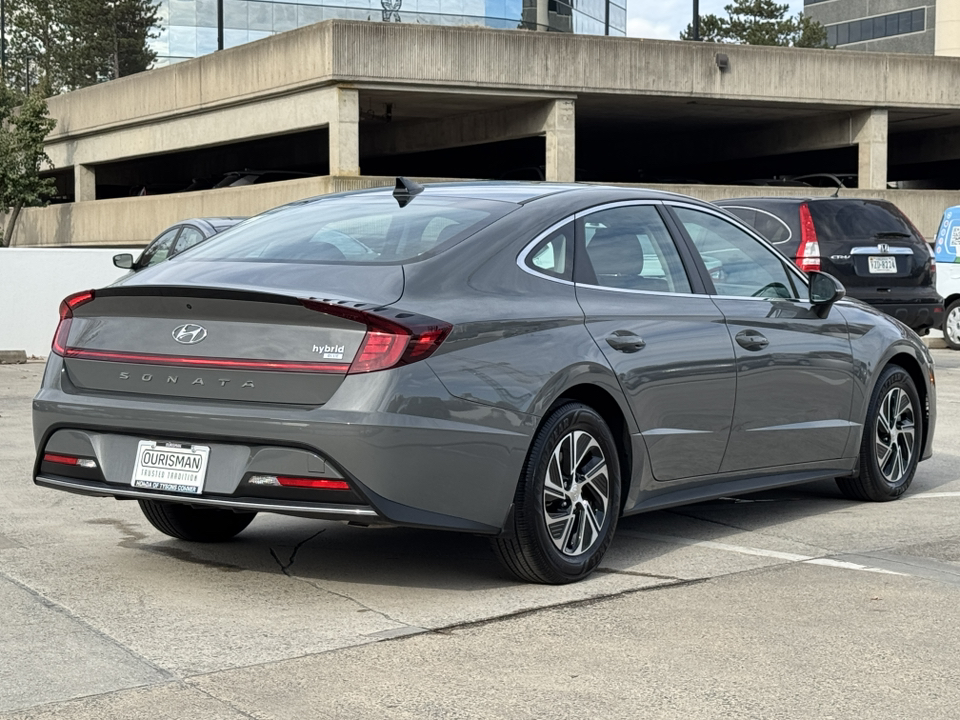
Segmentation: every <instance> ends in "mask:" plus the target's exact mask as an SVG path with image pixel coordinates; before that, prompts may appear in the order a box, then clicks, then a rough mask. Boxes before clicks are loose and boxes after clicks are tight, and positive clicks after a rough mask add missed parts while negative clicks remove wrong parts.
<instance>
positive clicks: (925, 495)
mask: <svg viewBox="0 0 960 720" xmlns="http://www.w3.org/2000/svg"><path fill="white" fill-rule="evenodd" d="M945 497H960V492H928V493H917V494H916V495H907V497H906V498H905V499H906V500H919V499H921V498H945Z"/></svg>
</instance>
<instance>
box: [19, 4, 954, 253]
mask: <svg viewBox="0 0 960 720" xmlns="http://www.w3.org/2000/svg"><path fill="white" fill-rule="evenodd" d="M958 70H960V58H947V57H922V56H909V55H894V54H881V53H852V52H843V51H831V50H803V49H797V48H770V47H757V46H730V45H715V44H712V43H688V42H671V41H661V40H644V39H637V38H612V37H590V36H579V35H567V34H560V33H534V32H526V31H520V30H511V31H500V30H489V29H483V28H450V27H438V26H418V25H405V24H396V23H365V22H350V21H341V20H331V21H327V22H323V23H319V24H317V25H313V26H308V27H305V28H301V29H299V30H295V31H291V32H287V33H282V34H279V35H275V36H272V37H269V38H266V39H264V40H260V41H257V42H254V43H250V44H247V45H243V46H241V47H237V48H233V49H230V50H225V51H222V52H218V53H215V54H213V55H208V56H204V57H201V58H197V59H194V60H190V61H188V62H184V63H181V64H178V65H174V66H170V67H165V68H159V69H157V70H153V71H150V72H148V73H142V74H139V75H134V76H130V77H127V78H122V79H120V80H117V81H113V82H109V83H104V84H101V85H97V86H94V87H90V88H85V89H83V90H79V91H77V92H73V93H67V94H65V95H60V96H57V97H55V98H52V99H51V100H50V110H51V114H52V115H53V116H54V117H55V118H56V119H57V121H58V125H57V127H56V129H55V130H54V131H53V133H52V134H51V135H50V137H49V140H48V143H47V152H48V154H49V155H50V158H51V159H52V161H53V165H54V168H53V170H52V171H51V173H52V175H53V176H54V177H56V178H57V182H58V192H59V195H60V199H63V200H68V201H72V202H65V203H63V204H60V205H55V206H52V207H49V208H42V209H29V210H28V211H26V212H25V214H24V216H23V219H22V221H21V223H20V226H19V229H18V231H17V234H16V236H15V238H14V244H17V245H43V244H117V243H131V242H146V241H147V240H148V239H149V238H150V237H152V236H153V235H154V234H155V233H156V232H157V231H158V230H159V229H161V228H163V227H165V226H166V225H169V224H171V223H173V222H175V221H177V220H179V219H181V218H183V217H187V216H202V215H249V214H252V213H255V212H259V211H261V210H264V209H267V208H268V207H272V206H275V205H277V204H280V203H282V202H287V201H292V200H296V199H299V198H302V197H305V196H308V195H315V194H320V193H327V192H333V191H337V190H341V189H353V188H357V187H367V186H370V185H377V184H383V183H386V182H391V181H392V180H391V177H392V176H393V175H396V174H405V175H411V176H418V177H421V178H423V177H434V178H464V177H481V178H500V177H505V178H524V179H535V178H537V177H542V178H543V179H546V180H559V181H569V180H580V181H587V182H613V183H625V184H647V185H661V184H667V185H669V186H670V187H672V188H676V189H679V190H680V191H682V192H689V193H691V194H694V195H696V196H698V197H702V198H705V199H715V198H718V197H730V196H737V195H745V194H756V193H757V192H763V193H771V192H776V193H781V194H782V193H784V192H792V193H795V192H796V190H795V189H792V188H771V187H764V188H762V189H758V188H757V187H751V186H748V185H747V186H744V185H733V183H743V182H750V181H754V180H757V179H764V178H771V177H773V176H782V175H797V174H802V173H810V172H829V173H836V174H852V175H855V176H857V177H858V180H859V189H858V190H853V191H849V190H844V191H842V192H843V193H844V194H857V195H861V196H868V197H885V198H888V199H891V200H893V201H894V202H896V203H897V204H898V205H899V206H900V207H901V208H902V209H903V210H904V211H905V212H906V213H907V214H908V215H909V216H910V217H911V218H913V219H914V221H915V222H916V223H917V224H918V225H919V226H920V229H921V230H922V231H923V232H924V234H926V235H928V236H932V235H933V234H934V232H935V230H936V226H937V223H938V222H939V218H940V213H941V212H942V210H943V208H944V207H947V206H950V205H955V204H958V203H960V173H958V170H960V88H958V86H957V83H956V82H955V79H956V76H957V72H958ZM248 168H249V169H254V170H286V171H295V172H302V173H308V174H310V175H311V177H306V178H304V179H300V180H290V181H287V182H281V183H275V184H273V185H271V186H267V185H263V186H260V185H257V186H248V187H244V188H222V189H217V190H200V191H197V192H179V193H175V194H152V193H154V192H157V193H166V192H169V191H170V190H171V189H178V188H186V187H187V186H188V185H190V184H191V183H193V181H194V180H197V179H198V178H199V179H201V180H202V179H206V180H210V179H215V178H217V177H218V176H222V174H223V173H227V172H231V171H235V170H243V169H248ZM890 183H894V184H896V185H897V188H895V189H891V188H890V187H889V185H890ZM904 188H920V189H917V190H913V189H904ZM921 189H922V190H921ZM141 191H143V192H145V193H146V195H147V196H146V197H123V196H124V195H125V194H129V193H131V192H133V193H138V192H141ZM804 191H805V192H806V190H804ZM811 192H813V193H814V194H816V193H818V192H819V193H824V192H831V191H830V190H817V189H813V190H812V191H811Z"/></svg>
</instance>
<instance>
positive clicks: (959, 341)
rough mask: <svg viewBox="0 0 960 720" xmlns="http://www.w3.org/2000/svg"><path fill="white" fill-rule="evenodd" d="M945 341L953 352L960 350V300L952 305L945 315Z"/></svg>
mask: <svg viewBox="0 0 960 720" xmlns="http://www.w3.org/2000/svg"><path fill="white" fill-rule="evenodd" d="M943 339H944V340H945V341H946V343H947V346H948V347H950V348H951V349H953V350H960V300H954V301H953V302H952V303H950V306H949V307H948V308H947V311H946V312H945V313H944V314H943Z"/></svg>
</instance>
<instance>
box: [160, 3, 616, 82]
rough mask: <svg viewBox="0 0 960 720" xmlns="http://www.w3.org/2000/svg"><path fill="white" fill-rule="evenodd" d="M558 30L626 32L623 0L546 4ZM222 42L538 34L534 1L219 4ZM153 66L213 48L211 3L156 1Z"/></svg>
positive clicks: (214, 30) (214, 21) (214, 33)
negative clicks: (451, 29)
mask: <svg viewBox="0 0 960 720" xmlns="http://www.w3.org/2000/svg"><path fill="white" fill-rule="evenodd" d="M548 3H549V5H548V10H549V12H548V16H549V27H547V28H543V29H546V30H553V31H557V32H573V33H583V34H588V35H618V36H624V35H626V29H627V10H626V4H627V2H626V0H548ZM223 5H224V12H223V14H224V18H223V44H224V47H234V46H235V45H242V44H243V43H246V42H251V41H253V40H259V39H260V38H263V37H266V36H268V35H272V34H273V33H278V32H284V31H286V30H293V29H294V28H298V27H303V26H304V25H310V24H312V23H317V22H320V21H321V20H330V19H332V18H341V19H347V20H369V21H371V22H405V23H428V24H432V25H482V26H484V27H490V28H499V29H516V28H525V29H528V30H533V29H537V22H536V20H537V7H536V0H298V1H297V2H287V1H286V0H224V1H223ZM158 16H159V18H160V27H161V30H160V31H159V33H158V35H159V36H158V37H157V38H155V39H154V40H152V46H153V48H154V50H156V52H157V61H156V65H158V66H161V65H169V64H170V63H174V62H179V61H181V60H186V59H189V58H193V57H197V56H199V55H205V54H207V53H211V52H214V51H215V50H216V49H217V0H160V2H159V8H158Z"/></svg>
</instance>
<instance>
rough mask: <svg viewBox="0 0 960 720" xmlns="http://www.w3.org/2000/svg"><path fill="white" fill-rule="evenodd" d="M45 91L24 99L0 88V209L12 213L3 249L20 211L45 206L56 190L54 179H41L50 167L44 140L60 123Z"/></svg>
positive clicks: (9, 217) (10, 237)
mask: <svg viewBox="0 0 960 720" xmlns="http://www.w3.org/2000/svg"><path fill="white" fill-rule="evenodd" d="M46 90H47V88H46V87H45V86H39V87H37V88H35V89H34V90H33V92H31V93H30V94H29V95H26V96H21V95H19V94H18V93H17V92H15V91H13V90H11V89H10V88H8V87H6V86H0V208H4V209H8V212H9V215H8V217H7V226H6V229H5V230H4V233H3V239H2V240H0V247H8V246H9V245H10V241H11V239H12V238H13V231H14V228H15V227H16V224H17V219H18V218H19V217H20V210H22V209H23V207H24V206H35V205H46V204H47V198H48V197H49V196H50V195H51V194H52V193H53V192H54V190H55V187H54V181H53V179H52V178H43V177H40V172H41V170H42V169H43V165H44V163H46V164H47V165H50V164H51V163H50V158H49V157H47V153H46V152H45V151H44V149H43V141H44V139H46V137H47V135H49V134H50V131H52V130H53V128H54V127H55V126H56V124H57V121H56V120H54V119H53V118H51V117H50V115H49V114H48V112H47V101H46V100H45V99H44V98H45V97H46V92H45V91H46ZM18 103H19V107H17V105H18Z"/></svg>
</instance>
